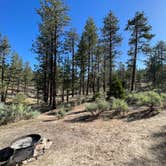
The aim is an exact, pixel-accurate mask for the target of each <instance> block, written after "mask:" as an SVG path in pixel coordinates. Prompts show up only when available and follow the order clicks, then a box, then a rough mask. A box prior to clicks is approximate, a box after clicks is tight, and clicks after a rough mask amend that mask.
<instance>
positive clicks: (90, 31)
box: [83, 18, 98, 95]
mask: <svg viewBox="0 0 166 166" xmlns="http://www.w3.org/2000/svg"><path fill="white" fill-rule="evenodd" d="M83 34H84V40H85V44H86V53H87V55H88V64H87V65H88V66H87V72H88V73H87V75H88V76H87V86H86V95H88V94H89V87H91V89H92V91H93V93H94V92H95V89H94V85H95V82H94V58H95V56H94V54H95V50H96V46H97V39H98V36H97V27H96V25H95V23H94V20H93V18H89V19H88V20H87V22H86V25H85V27H84V33H83ZM91 89H90V90H91Z"/></svg>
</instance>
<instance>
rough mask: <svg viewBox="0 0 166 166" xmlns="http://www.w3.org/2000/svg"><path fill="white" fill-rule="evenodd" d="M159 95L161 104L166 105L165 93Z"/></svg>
mask: <svg viewBox="0 0 166 166" xmlns="http://www.w3.org/2000/svg"><path fill="white" fill-rule="evenodd" d="M160 96H161V101H162V103H163V106H164V107H166V93H161V94H160Z"/></svg>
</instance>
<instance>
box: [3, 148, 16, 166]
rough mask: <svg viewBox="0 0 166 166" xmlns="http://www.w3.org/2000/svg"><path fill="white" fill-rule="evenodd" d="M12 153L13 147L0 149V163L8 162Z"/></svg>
mask: <svg viewBox="0 0 166 166" xmlns="http://www.w3.org/2000/svg"><path fill="white" fill-rule="evenodd" d="M13 153H14V149H12V148H10V147H7V148H4V149H2V150H0V165H1V166H5V165H6V164H7V163H8V162H9V160H10V158H11V156H12V155H13Z"/></svg>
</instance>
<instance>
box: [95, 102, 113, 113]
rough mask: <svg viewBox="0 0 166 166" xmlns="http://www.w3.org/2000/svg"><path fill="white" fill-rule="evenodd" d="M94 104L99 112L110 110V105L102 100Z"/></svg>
mask: <svg viewBox="0 0 166 166" xmlns="http://www.w3.org/2000/svg"><path fill="white" fill-rule="evenodd" d="M96 103H97V106H98V109H99V111H100V112H103V111H108V110H109V108H110V104H109V103H108V102H107V101H105V100H103V99H98V100H97V101H96Z"/></svg>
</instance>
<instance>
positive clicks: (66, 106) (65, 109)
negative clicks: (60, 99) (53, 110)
mask: <svg viewBox="0 0 166 166" xmlns="http://www.w3.org/2000/svg"><path fill="white" fill-rule="evenodd" d="M71 109H72V107H71V104H70V103H66V104H64V105H62V106H61V107H60V109H59V111H58V112H57V117H58V119H61V118H63V117H64V116H65V115H66V114H67V112H69V111H71Z"/></svg>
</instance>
